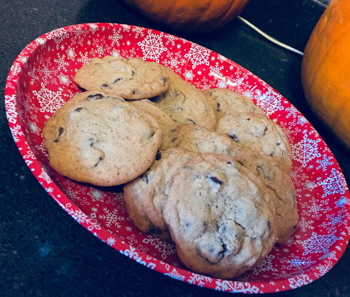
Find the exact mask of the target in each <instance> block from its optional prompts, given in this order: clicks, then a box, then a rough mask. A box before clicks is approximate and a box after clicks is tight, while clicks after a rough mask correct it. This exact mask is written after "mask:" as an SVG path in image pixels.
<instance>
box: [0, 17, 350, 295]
mask: <svg viewBox="0 0 350 297" xmlns="http://www.w3.org/2000/svg"><path fill="white" fill-rule="evenodd" d="M104 55H113V56H123V57H125V58H132V57H140V58H142V59H144V60H150V61H156V62H159V63H161V64H163V65H165V66H167V67H170V68H171V69H173V70H174V71H176V73H178V74H179V75H180V76H182V77H184V79H186V80H187V81H188V82H189V83H191V84H193V85H194V86H196V87H198V88H199V89H201V90H203V89H209V88H214V87H225V88H229V89H232V90H234V91H236V92H238V93H240V94H243V95H245V96H248V97H249V98H251V99H252V100H253V102H254V103H255V104H257V105H258V106H259V107H260V108H262V110H264V112H265V114H266V115H267V116H269V117H270V118H271V119H272V120H273V121H276V122H277V123H278V124H280V126H281V127H282V129H283V130H284V131H285V132H286V134H287V137H288V140H289V141H290V143H291V152H292V158H293V167H292V171H291V174H290V176H291V178H292V181H293V183H294V185H295V188H296V194H297V205H298V210H299V214H300V222H299V228H298V230H297V231H296V233H295V235H294V236H293V237H292V238H291V239H290V240H289V241H288V242H287V243H286V244H285V245H283V246H276V247H274V248H273V250H272V251H271V253H270V254H269V255H267V257H266V258H265V259H264V260H263V261H262V262H261V263H260V265H258V266H257V267H256V268H255V270H253V271H250V272H248V273H246V274H244V275H242V276H241V277H240V278H239V279H237V280H235V281H233V280H218V279H215V278H211V277H209V276H204V275H201V274H197V273H194V272H191V271H189V270H187V269H186V268H184V267H183V265H182V264H181V263H180V261H179V258H178V257H177V254H176V249H175V246H174V245H173V244H170V243H168V242H166V241H163V240H161V239H159V238H155V237H154V236H151V235H148V234H144V233H142V232H141V231H139V230H137V229H136V227H135V226H134V225H133V223H132V221H131V220H130V218H129V216H128V214H127V212H126V208H125V203H124V200H123V193H122V187H116V188H109V189H103V188H100V187H92V186H87V185H85V184H81V183H78V182H73V181H71V180H69V179H66V178H64V177H62V176H60V175H58V174H57V173H56V172H55V171H54V170H52V169H51V168H50V166H49V163H48V156H47V152H46V151H45V148H44V147H43V140H42V136H41V134H42V133H41V131H42V128H43V124H44V122H45V121H47V120H48V119H49V117H50V116H51V115H52V114H53V113H54V112H55V111H56V110H58V108H60V106H62V104H64V102H66V101H68V100H69V99H70V98H71V97H73V96H74V95H75V94H77V93H78V92H80V90H79V88H78V87H77V85H76V84H75V83H74V81H73V76H74V73H75V71H76V70H77V69H78V68H79V67H81V66H82V65H83V64H85V63H86V62H88V61H90V60H91V59H92V58H93V57H96V56H97V57H102V56H104ZM5 107H6V113H7V118H8V123H9V126H10V130H11V133H12V135H13V138H14V140H15V142H16V145H17V146H18V148H19V150H20V152H21V154H22V156H23V159H24V161H25V163H26V164H27V166H28V167H29V168H30V170H31V171H32V172H33V174H34V175H35V177H36V178H37V180H38V181H39V182H40V184H41V185H42V186H43V187H44V188H45V190H46V191H47V193H49V194H50V195H51V196H52V197H53V198H54V199H55V201H57V203H58V204H59V205H60V206H62V208H64V209H65V211H66V212H67V213H68V214H69V215H70V216H71V217H72V218H73V219H75V220H76V221H77V222H78V223H80V224H81V225H82V226H84V227H85V228H86V229H87V230H89V231H90V232H91V233H92V234H93V235H95V236H97V237H98V238H99V239H101V240H102V241H103V242H105V243H106V244H108V245H110V246H112V247H113V248H114V249H116V250H118V251H120V252H121V253H123V254H124V255H126V256H128V257H129V258H130V259H133V260H134V261H136V262H138V263H140V264H142V265H145V266H146V267H149V268H150V269H155V270H157V271H159V272H161V273H163V274H165V275H168V276H170V277H173V278H176V279H178V280H181V281H185V282H188V283H191V284H194V285H197V286H203V287H209V288H214V289H216V290H219V291H226V292H235V293H254V294H256V293H269V292H277V291H282V290H289V289H293V288H298V287H301V286H303V285H306V284H308V283H310V282H312V281H313V280H315V279H317V278H318V277H320V276H322V275H324V274H325V273H326V272H327V271H329V269H331V267H333V265H334V264H335V263H336V261H337V260H338V259H339V258H340V256H341V254H342V252H343V251H344V249H345V248H346V246H347V241H348V240H349V237H350V226H349V225H350V223H349V222H350V194H349V191H348V188H347V185H346V181H345V177H344V175H343V174H342V172H341V169H340V167H339V165H338V164H337V162H336V160H335V158H334V156H333V155H332V152H331V151H330V150H329V148H328V147H327V145H326V144H325V143H324V142H323V141H322V139H321V138H320V137H319V135H318V134H317V132H316V131H315V129H314V128H313V127H312V126H311V125H310V123H308V121H307V120H306V119H305V117H304V116H303V115H301V114H300V113H299V111H297V110H296V109H295V108H294V107H293V106H292V105H291V104H289V102H288V101H287V100H286V99H285V98H283V96H282V95H280V94H279V93H278V92H277V91H275V90H274V89H273V88H272V87H270V86H269V85H267V84H266V83H264V82H263V81H262V80H261V79H259V78H258V77H256V76H254V75H253V74H252V73H250V72H249V71H248V70H246V69H244V68H242V67H241V66H240V65H238V64H236V63H235V62H233V61H230V60H229V59H228V58H226V57H223V56H221V55H220V54H217V53H214V52H212V51H210V50H209V49H207V48H205V47H203V46H201V45H199V44H195V43H191V42H189V41H187V40H184V39H181V38H178V37H176V36H173V35H169V34H166V33H164V32H159V31H154V30H151V29H145V28H141V27H136V26H131V25H119V24H95V23H93V24H80V25H75V26H70V27H66V28H62V29H58V30H54V31H52V32H49V33H47V34H45V35H43V36H41V37H39V38H37V39H36V40H34V41H33V42H32V43H30V44H29V45H28V46H27V47H26V48H25V49H24V50H23V51H22V52H21V53H20V54H19V56H18V57H17V59H16V60H15V61H14V63H13V65H12V67H11V69H10V73H9V76H8V80H7V82H6V92H5ZM27 140H28V141H27Z"/></svg>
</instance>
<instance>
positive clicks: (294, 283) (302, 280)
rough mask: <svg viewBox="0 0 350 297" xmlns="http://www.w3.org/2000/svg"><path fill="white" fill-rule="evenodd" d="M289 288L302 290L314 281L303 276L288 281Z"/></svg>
mask: <svg viewBox="0 0 350 297" xmlns="http://www.w3.org/2000/svg"><path fill="white" fill-rule="evenodd" d="M288 282H289V286H290V287H291V288H292V289H296V288H300V287H302V286H305V285H307V284H309V283H311V282H312V279H310V277H309V276H308V275H305V274H302V275H299V276H297V277H293V278H289V279H288Z"/></svg>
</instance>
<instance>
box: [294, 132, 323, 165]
mask: <svg viewBox="0 0 350 297" xmlns="http://www.w3.org/2000/svg"><path fill="white" fill-rule="evenodd" d="M320 141H321V139H320V138H317V139H315V140H313V139H311V138H309V137H308V135H307V134H306V133H305V134H304V136H303V139H302V140H301V141H299V142H297V143H294V144H292V145H291V149H292V157H293V160H296V161H298V162H300V163H301V165H302V166H303V167H306V165H307V164H308V163H309V162H310V161H312V160H313V159H315V158H319V157H320V156H321V154H320V153H319V152H318V143H319V142H320Z"/></svg>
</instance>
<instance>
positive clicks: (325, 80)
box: [301, 0, 350, 148]
mask: <svg viewBox="0 0 350 297" xmlns="http://www.w3.org/2000/svg"><path fill="white" fill-rule="evenodd" d="M301 75H302V83H303V88H304V92H305V97H306V100H307V102H308V103H309V105H310V106H311V108H312V109H313V110H314V111H315V112H316V114H317V115H318V116H319V117H320V118H321V119H322V120H323V121H324V122H325V123H326V124H327V125H328V126H329V127H330V129H331V130H332V131H333V132H334V133H335V135H337V136H338V137H339V138H340V139H341V140H342V141H343V142H344V143H345V144H346V145H347V146H348V147H349V148H350V1H349V0H333V1H332V2H331V3H330V4H329V6H328V7H327V8H326V10H325V11H324V13H323V15H322V16H321V18H320V20H319V21H318V23H317V24H316V26H315V28H314V30H313V32H312V34H311V36H310V39H309V41H308V43H307V45H306V48H305V52H304V57H303V61H302V73H301Z"/></svg>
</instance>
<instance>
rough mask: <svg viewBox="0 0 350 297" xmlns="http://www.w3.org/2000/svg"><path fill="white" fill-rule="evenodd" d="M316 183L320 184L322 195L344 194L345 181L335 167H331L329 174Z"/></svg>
mask: <svg viewBox="0 0 350 297" xmlns="http://www.w3.org/2000/svg"><path fill="white" fill-rule="evenodd" d="M317 184H318V185H321V186H322V188H323V190H324V194H323V195H322V197H323V198H324V197H326V196H328V195H333V194H338V193H339V194H344V193H345V189H346V181H345V178H344V175H343V174H342V173H340V172H338V171H337V170H336V169H335V168H332V171H331V175H330V176H328V177H327V178H326V179H325V180H323V181H319V182H317Z"/></svg>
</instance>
